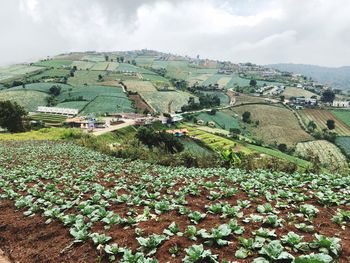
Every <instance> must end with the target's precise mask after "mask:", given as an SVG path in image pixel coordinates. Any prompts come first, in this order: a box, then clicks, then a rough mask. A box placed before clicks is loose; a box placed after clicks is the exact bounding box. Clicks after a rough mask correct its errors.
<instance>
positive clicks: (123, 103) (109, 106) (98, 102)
mask: <svg viewBox="0 0 350 263" xmlns="http://www.w3.org/2000/svg"><path fill="white" fill-rule="evenodd" d="M123 95H124V94H123ZM132 112H135V109H134V108H133V106H132V102H131V101H130V100H129V99H128V98H127V97H126V96H125V95H124V96H114V95H100V96H98V97H96V98H95V99H94V100H93V101H91V102H90V103H89V104H88V105H87V106H86V107H85V108H84V110H83V111H82V112H81V114H82V115H84V114H97V115H103V114H105V113H132Z"/></svg>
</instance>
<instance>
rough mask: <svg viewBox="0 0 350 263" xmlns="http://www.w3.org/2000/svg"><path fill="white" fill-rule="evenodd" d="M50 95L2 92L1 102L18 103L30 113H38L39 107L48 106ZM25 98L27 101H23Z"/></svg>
mask: <svg viewBox="0 0 350 263" xmlns="http://www.w3.org/2000/svg"><path fill="white" fill-rule="evenodd" d="M48 97H49V95H48V94H46V93H44V92H40V91H34V90H25V89H22V90H2V91H1V92H0V100H1V101H5V100H9V101H13V102H17V103H18V104H19V105H21V106H22V107H24V109H25V110H26V111H28V112H31V111H36V110H37V108H38V106H43V105H46V104H47V98H48ZM23 98H25V99H23Z"/></svg>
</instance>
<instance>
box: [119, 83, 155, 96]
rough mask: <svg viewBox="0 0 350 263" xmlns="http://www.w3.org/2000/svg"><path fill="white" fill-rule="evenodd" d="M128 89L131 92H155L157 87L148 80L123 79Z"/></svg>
mask: <svg viewBox="0 0 350 263" xmlns="http://www.w3.org/2000/svg"><path fill="white" fill-rule="evenodd" d="M123 83H124V84H125V86H126V87H127V89H128V91H133V92H138V93H140V92H156V91H157V89H156V88H155V87H154V85H153V84H152V83H151V82H150V81H142V80H125V81H123Z"/></svg>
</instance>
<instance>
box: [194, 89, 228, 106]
mask: <svg viewBox="0 0 350 263" xmlns="http://www.w3.org/2000/svg"><path fill="white" fill-rule="evenodd" d="M200 92H201V93H204V94H209V95H217V96H218V97H219V98H220V105H221V106H227V105H230V98H229V97H228V96H227V95H226V94H225V92H222V91H200Z"/></svg>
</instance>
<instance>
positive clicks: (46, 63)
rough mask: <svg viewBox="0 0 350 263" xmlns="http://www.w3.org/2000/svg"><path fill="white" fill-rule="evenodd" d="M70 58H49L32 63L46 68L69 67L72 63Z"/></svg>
mask: <svg viewBox="0 0 350 263" xmlns="http://www.w3.org/2000/svg"><path fill="white" fill-rule="evenodd" d="M72 63H73V61H72V60H64V59H50V60H43V61H40V62H36V63H34V65H35V66H40V67H48V68H64V67H68V68H69V67H70V66H71V65H72Z"/></svg>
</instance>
